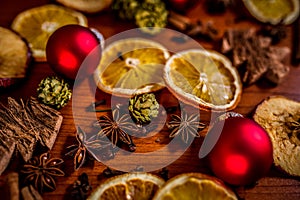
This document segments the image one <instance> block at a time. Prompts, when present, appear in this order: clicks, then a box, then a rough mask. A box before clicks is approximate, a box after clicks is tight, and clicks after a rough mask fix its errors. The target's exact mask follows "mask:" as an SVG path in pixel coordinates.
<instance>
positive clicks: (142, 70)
mask: <svg viewBox="0 0 300 200" xmlns="http://www.w3.org/2000/svg"><path fill="white" fill-rule="evenodd" d="M168 58H169V52H168V51H167V49H166V48H165V47H163V46H162V45H160V44H159V43H157V42H154V41H152V40H148V39H143V38H128V39H121V40H117V41H115V42H113V43H111V44H110V45H109V46H107V47H106V48H105V49H104V51H103V54H102V58H101V61H100V64H99V66H98V68H97V70H96V72H95V75H94V78H95V81H96V83H97V85H98V88H99V89H101V90H103V91H105V92H107V93H110V94H114V95H116V96H131V95H132V94H139V93H146V92H154V91H157V90H160V89H162V88H164V87H165V85H164V80H163V77H162V74H163V68H164V65H165V63H166V61H167V59H168Z"/></svg>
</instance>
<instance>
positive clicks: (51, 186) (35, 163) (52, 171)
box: [21, 153, 65, 193]
mask: <svg viewBox="0 0 300 200" xmlns="http://www.w3.org/2000/svg"><path fill="white" fill-rule="evenodd" d="M63 162H64V161H63V160H62V159H60V158H50V154H49V153H43V154H41V155H40V156H36V157H33V158H32V159H31V160H29V161H28V163H26V164H25V165H24V166H23V168H22V169H21V174H22V175H24V182H25V184H31V185H32V186H33V187H34V188H35V189H37V190H38V191H39V192H40V193H43V192H45V191H54V190H55V189H56V183H55V177H56V176H64V175H65V173H64V172H63V171H62V170H61V169H60V168H59V166H60V165H61V164H62V163H63Z"/></svg>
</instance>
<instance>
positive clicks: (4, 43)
mask: <svg viewBox="0 0 300 200" xmlns="http://www.w3.org/2000/svg"><path fill="white" fill-rule="evenodd" d="M0 35H1V37H0V88H6V87H8V86H10V85H12V84H14V83H16V82H18V81H20V80H22V79H23V78H25V77H26V73H27V70H28V66H29V64H30V60H31V52H30V49H29V47H28V44H27V42H26V41H25V40H24V39H23V38H21V36H20V35H18V34H17V33H15V32H14V31H12V30H9V29H7V28H4V27H0Z"/></svg>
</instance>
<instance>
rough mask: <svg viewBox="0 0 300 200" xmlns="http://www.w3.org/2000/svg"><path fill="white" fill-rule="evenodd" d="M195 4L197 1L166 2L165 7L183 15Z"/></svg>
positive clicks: (177, 0)
mask: <svg viewBox="0 0 300 200" xmlns="http://www.w3.org/2000/svg"><path fill="white" fill-rule="evenodd" d="M197 2H198V0H167V5H168V6H169V7H170V8H171V9H173V10H175V11H178V12H181V13H185V12H187V11H188V10H189V9H191V8H192V7H193V6H194V5H195V4H196V3H197Z"/></svg>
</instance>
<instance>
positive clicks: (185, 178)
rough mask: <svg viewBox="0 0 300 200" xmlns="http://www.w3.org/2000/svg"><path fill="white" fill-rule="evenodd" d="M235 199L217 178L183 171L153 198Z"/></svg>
mask: <svg viewBox="0 0 300 200" xmlns="http://www.w3.org/2000/svg"><path fill="white" fill-rule="evenodd" d="M180 199H184V200H206V199H213V200H237V199H238V198H237V197H236V195H235V194H234V192H233V191H232V190H231V189H230V188H228V187H227V186H225V184H224V183H223V182H222V181H220V180H219V179H217V178H215V177H212V176H208V175H205V174H201V173H185V174H180V175H177V176H175V177H173V178H171V179H170V180H168V181H167V182H166V183H165V185H164V186H163V187H162V188H160V189H159V190H158V191H157V192H156V194H155V196H154V198H153V200H180Z"/></svg>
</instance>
